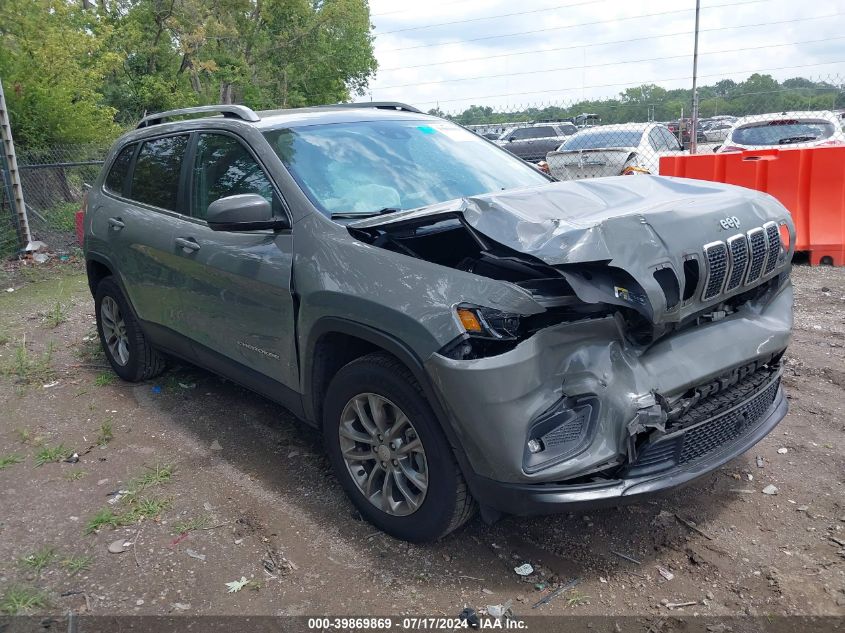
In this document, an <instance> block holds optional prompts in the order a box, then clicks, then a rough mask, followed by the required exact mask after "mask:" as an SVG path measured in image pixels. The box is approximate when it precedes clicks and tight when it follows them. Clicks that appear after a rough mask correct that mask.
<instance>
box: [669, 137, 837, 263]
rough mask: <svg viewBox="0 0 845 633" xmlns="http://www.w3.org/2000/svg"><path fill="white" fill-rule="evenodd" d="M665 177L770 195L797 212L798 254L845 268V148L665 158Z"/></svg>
mask: <svg viewBox="0 0 845 633" xmlns="http://www.w3.org/2000/svg"><path fill="white" fill-rule="evenodd" d="M660 175H661V176H679V177H682V178H697V179H699V180H712V181H716V182H724V183H728V184H732V185H740V186H742V187H749V188H750V189H757V190H758V191H764V192H766V193H768V194H771V195H773V196H774V197H775V198H777V199H778V200H780V202H781V203H783V205H784V206H785V207H786V208H787V209H789V211H790V213H792V218H793V220H794V221H795V230H796V244H795V250H796V251H805V252H807V253H809V256H810V263H811V264H812V265H818V264H832V265H834V266H845V146H835V147H813V148H807V149H766V150H756V151H755V150H747V151H744V152H732V153H725V154H696V155H694V156H663V157H661V158H660Z"/></svg>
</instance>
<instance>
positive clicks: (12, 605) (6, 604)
mask: <svg viewBox="0 0 845 633" xmlns="http://www.w3.org/2000/svg"><path fill="white" fill-rule="evenodd" d="M47 604H48V601H47V597H46V596H45V595H44V594H43V593H41V592H40V591H38V590H37V589H35V588H34V587H24V586H22V585H12V586H10V587H9V588H8V589H6V592H5V593H4V594H3V599H2V600H0V613H5V614H7V615H18V614H20V613H26V612H27V611H30V610H32V609H43V608H45V607H46V606H47Z"/></svg>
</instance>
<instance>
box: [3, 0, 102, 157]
mask: <svg viewBox="0 0 845 633" xmlns="http://www.w3.org/2000/svg"><path fill="white" fill-rule="evenodd" d="M94 17H95V16H94V15H93V14H92V13H91V12H90V11H86V10H84V9H83V8H82V6H81V5H77V4H71V3H69V2H64V1H63V0H3V1H2V2H0V78H2V80H3V86H4V91H5V93H6V101H7V104H8V108H9V114H10V118H11V122H12V126H13V130H14V134H15V139H16V141H17V142H18V144H19V145H21V146H22V147H31V148H36V147H44V146H46V145H50V144H54V143H87V142H91V141H97V140H100V139H103V138H104V137H105V138H110V137H113V136H114V134H116V133H117V128H116V126H115V124H114V121H113V119H114V115H115V110H114V109H113V108H111V107H109V106H107V105H104V104H103V103H102V94H101V93H100V88H101V86H102V83H103V80H104V77H105V76H106V74H107V73H108V72H109V71H110V70H111V68H113V67H114V66H115V65H116V63H117V58H116V56H114V55H113V54H111V53H109V52H108V51H107V50H105V49H104V48H103V45H102V44H103V38H104V36H105V35H106V34H107V32H108V27H107V26H105V25H102V24H99V23H97V22H96V21H95V20H92V18H94Z"/></svg>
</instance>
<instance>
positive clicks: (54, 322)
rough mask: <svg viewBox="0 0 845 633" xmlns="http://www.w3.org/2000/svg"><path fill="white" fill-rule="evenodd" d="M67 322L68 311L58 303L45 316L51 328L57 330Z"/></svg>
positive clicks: (45, 320)
mask: <svg viewBox="0 0 845 633" xmlns="http://www.w3.org/2000/svg"><path fill="white" fill-rule="evenodd" d="M65 321H67V309H66V308H65V306H64V305H62V303H61V302H59V301H56V303H55V304H53V307H52V308H50V310H49V311H48V312H47V313H46V314H45V315H44V322H45V323H46V324H47V325H48V326H49V327H51V328H57V327H59V326H60V325H61V324H62V323H64V322H65Z"/></svg>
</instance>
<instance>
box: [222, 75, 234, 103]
mask: <svg viewBox="0 0 845 633" xmlns="http://www.w3.org/2000/svg"><path fill="white" fill-rule="evenodd" d="M220 103H223V104H229V103H232V84H230V83H229V82H228V81H223V82H221V83H220Z"/></svg>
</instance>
